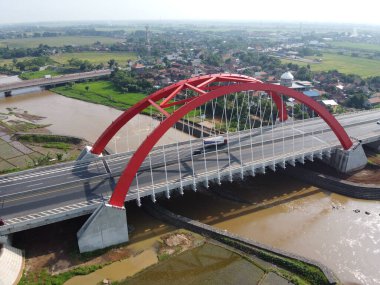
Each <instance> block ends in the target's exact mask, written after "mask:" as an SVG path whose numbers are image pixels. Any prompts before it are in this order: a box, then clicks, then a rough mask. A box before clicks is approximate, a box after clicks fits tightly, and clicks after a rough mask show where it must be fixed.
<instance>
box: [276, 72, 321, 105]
mask: <svg viewBox="0 0 380 285" xmlns="http://www.w3.org/2000/svg"><path fill="white" fill-rule="evenodd" d="M273 84H276V85H282V86H286V87H289V88H291V89H294V90H296V91H298V92H302V93H303V94H305V95H306V96H308V97H311V98H313V99H314V100H315V101H319V100H320V99H321V95H322V93H321V91H319V90H316V89H313V84H312V83H311V82H310V81H305V80H298V81H297V80H296V81H295V80H294V76H293V74H292V73H291V72H290V71H287V72H285V73H284V74H282V75H281V77H280V82H277V83H273Z"/></svg>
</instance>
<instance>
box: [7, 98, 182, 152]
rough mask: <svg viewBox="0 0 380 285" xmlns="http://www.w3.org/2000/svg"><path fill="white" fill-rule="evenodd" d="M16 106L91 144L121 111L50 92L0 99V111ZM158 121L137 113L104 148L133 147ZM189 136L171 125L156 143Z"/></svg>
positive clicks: (55, 129)
mask: <svg viewBox="0 0 380 285" xmlns="http://www.w3.org/2000/svg"><path fill="white" fill-rule="evenodd" d="M15 107H16V108H18V109H21V110H24V111H27V112H28V113H30V114H33V115H37V116H39V117H41V118H42V119H41V120H39V121H38V124H42V125H46V129H47V130H48V131H49V132H51V133H52V134H59V135H63V136H73V137H80V138H83V139H85V140H86V141H88V142H89V143H91V144H92V143H94V142H95V141H96V140H97V139H98V137H99V136H100V135H101V134H102V132H103V131H104V130H105V129H106V128H107V127H108V126H109V124H111V123H112V121H114V120H115V119H116V118H117V117H118V116H120V115H121V113H122V111H120V110H117V109H115V108H112V107H107V106H103V105H100V104H92V103H88V102H85V101H81V100H77V99H71V98H68V97H65V96H61V95H59V94H55V93H52V92H50V91H43V92H39V93H34V94H25V95H20V96H13V97H9V98H2V99H0V113H8V110H7V109H8V108H11V109H13V108H15ZM63 118H64V119H63ZM158 124H159V121H158V120H155V119H153V118H152V117H150V116H145V115H137V116H136V117H135V118H134V119H132V120H131V121H130V122H129V123H128V124H127V125H126V126H124V127H123V128H121V129H120V131H119V132H118V133H117V134H116V136H115V137H114V138H113V139H112V140H111V141H110V143H109V144H108V145H107V149H109V150H110V151H112V152H113V153H118V152H125V151H129V150H133V149H136V148H137V147H138V146H139V145H140V144H141V142H142V140H143V139H145V138H146V136H147V135H148V134H149V133H150V132H151V130H152V129H153V128H155V127H156V126H157V125H158ZM188 139H189V135H188V134H185V133H183V132H182V131H180V130H176V129H173V128H171V129H170V130H169V131H168V132H167V133H166V134H165V136H164V137H163V138H161V139H160V141H159V142H158V143H157V145H162V144H168V143H173V142H177V141H184V140H188Z"/></svg>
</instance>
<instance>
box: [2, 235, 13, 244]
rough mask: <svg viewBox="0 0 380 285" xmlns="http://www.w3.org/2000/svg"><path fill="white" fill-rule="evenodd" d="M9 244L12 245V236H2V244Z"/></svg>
mask: <svg viewBox="0 0 380 285" xmlns="http://www.w3.org/2000/svg"><path fill="white" fill-rule="evenodd" d="M1 243H2V244H9V245H12V235H11V234H9V235H5V236H0V244H1Z"/></svg>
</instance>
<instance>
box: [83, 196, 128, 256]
mask: <svg viewBox="0 0 380 285" xmlns="http://www.w3.org/2000/svg"><path fill="white" fill-rule="evenodd" d="M77 238H78V246H79V251H80V252H89V251H94V250H96V249H101V248H106V247H109V246H112V245H116V244H120V243H124V242H127V241H128V240H129V236H128V224H127V215H126V211H125V208H115V207H113V206H111V205H109V204H102V205H100V206H99V207H98V208H97V209H96V210H95V212H94V213H93V214H92V215H91V216H90V217H89V218H88V220H87V221H86V222H85V224H84V225H83V226H82V228H81V229H80V230H79V231H78V232H77Z"/></svg>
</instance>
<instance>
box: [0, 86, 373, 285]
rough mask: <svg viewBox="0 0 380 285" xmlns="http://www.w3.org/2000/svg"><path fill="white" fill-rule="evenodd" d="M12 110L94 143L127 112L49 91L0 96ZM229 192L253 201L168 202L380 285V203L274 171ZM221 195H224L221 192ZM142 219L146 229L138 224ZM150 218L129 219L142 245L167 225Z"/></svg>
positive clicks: (348, 279)
mask: <svg viewBox="0 0 380 285" xmlns="http://www.w3.org/2000/svg"><path fill="white" fill-rule="evenodd" d="M7 107H17V108H20V109H23V110H27V111H28V112H29V113H30V114H34V115H40V116H44V117H46V118H45V119H43V120H42V121H40V122H39V123H42V124H52V125H51V126H49V130H50V131H51V132H53V133H58V134H63V135H73V136H79V137H84V138H85V139H87V140H89V141H91V142H94V140H95V139H96V138H97V136H98V135H99V134H100V133H101V131H102V130H103V129H104V128H105V127H106V126H107V125H108V124H109V123H110V122H111V121H112V120H114V119H115V118H116V117H117V116H118V115H119V114H120V111H117V110H114V109H112V108H109V107H105V106H100V105H95V104H90V103H85V102H82V101H77V100H72V99H69V98H65V97H63V96H60V95H56V94H52V93H49V92H42V93H39V94H32V95H24V96H16V97H14V98H7V99H0V112H2V111H3V110H5V108H7ZM139 124H140V125H139ZM152 124H155V122H152V120H151V119H150V118H149V117H146V116H141V118H140V122H138V121H134V122H133V126H132V127H131V128H130V129H126V128H124V129H123V130H122V131H121V133H119V134H118V137H119V139H116V141H115V140H114V141H111V143H110V144H109V148H111V149H112V150H114V151H115V148H116V150H117V151H118V152H120V151H125V150H128V149H132V148H136V146H137V145H138V143H139V137H140V141H141V138H142V137H144V136H146V134H147V131H148V130H149V129H150V128H151V127H152ZM139 126H140V128H139ZM138 129H142V131H140V132H137V130H138ZM127 135H128V136H129V140H128V141H127V139H126V136H127ZM177 138H178V139H186V138H187V136H186V135H185V134H182V133H179V132H178V131H176V130H172V131H171V132H170V134H169V135H168V136H166V137H165V138H164V139H163V140H161V142H166V143H168V142H173V140H174V139H177ZM222 187H223V189H226V190H228V191H234V195H235V196H236V197H239V198H241V199H243V200H246V201H249V203H238V202H233V201H230V200H228V199H225V198H221V197H219V196H217V195H213V194H210V191H197V192H193V191H185V195H184V196H178V197H174V196H176V195H173V198H172V199H170V200H162V201H161V202H160V204H162V205H164V206H166V207H168V208H169V209H171V210H173V211H174V212H177V213H179V214H182V215H185V216H187V217H191V218H193V219H197V220H201V221H203V222H206V223H208V224H211V225H213V226H216V227H219V228H222V229H226V230H228V231H230V232H233V233H236V234H239V235H242V236H244V237H247V238H250V239H254V240H256V241H258V242H261V243H264V244H267V245H270V246H273V247H276V248H280V249H283V250H286V251H289V252H293V253H296V254H298V255H302V256H305V257H307V258H311V259H314V260H318V261H320V262H322V263H324V264H325V265H327V266H328V267H330V268H331V269H332V270H333V271H334V272H335V273H336V275H337V276H338V277H339V278H340V280H341V281H342V282H343V283H344V284H380V202H378V201H365V200H357V199H351V198H347V197H343V196H340V195H336V194H332V193H330V192H327V191H323V190H321V189H318V188H315V187H311V186H309V185H306V184H304V183H301V182H298V181H295V180H293V179H291V178H289V177H288V176H286V175H284V174H278V173H271V172H268V174H266V175H260V176H257V177H255V178H250V179H248V180H247V181H246V182H245V183H244V184H241V185H240V184H238V183H233V184H230V183H225V184H223V185H222ZM214 190H215V191H218V190H219V191H220V189H219V188H217V187H215V189H214ZM141 219H144V223H143V224H144V229H142V228H141V224H140V225H139V226H137V225H136V223H139V221H140V220H141ZM149 219H150V218H149V217H146V215H145V214H141V210H140V209H137V208H136V207H132V208H131V210H130V211H129V212H128V222H129V223H130V224H132V225H135V226H136V232H135V233H132V235H131V242H133V240H134V239H135V238H134V235H136V234H138V232H139V231H140V232H141V234H142V236H139V240H141V238H143V236H144V234H146V233H148V232H150V233H152V232H154V233H155V234H156V235H157V236H158V235H160V234H162V231H161V230H163V228H165V227H167V226H165V225H163V224H162V223H159V226H158V224H157V221H153V220H152V224H149V222H148V221H149ZM140 228H141V229H140ZM160 229H161V230H160ZM164 232H166V231H164ZM150 237H151V235H150ZM119 271H120V270H118V272H119Z"/></svg>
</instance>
